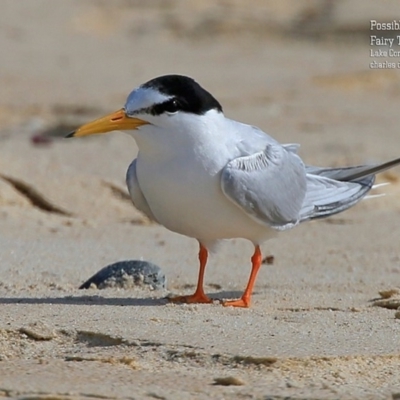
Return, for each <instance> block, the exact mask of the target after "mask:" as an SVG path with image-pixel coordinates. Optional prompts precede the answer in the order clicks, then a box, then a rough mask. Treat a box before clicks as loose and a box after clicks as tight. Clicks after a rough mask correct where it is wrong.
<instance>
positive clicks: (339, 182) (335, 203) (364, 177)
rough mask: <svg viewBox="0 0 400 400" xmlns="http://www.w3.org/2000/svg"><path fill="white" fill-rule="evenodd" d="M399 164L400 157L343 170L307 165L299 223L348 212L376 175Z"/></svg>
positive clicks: (372, 182)
mask: <svg viewBox="0 0 400 400" xmlns="http://www.w3.org/2000/svg"><path fill="white" fill-rule="evenodd" d="M399 164H400V158H397V159H395V160H392V161H389V162H386V163H383V164H379V165H373V166H371V165H361V166H357V167H346V168H320V167H313V166H306V171H307V193H306V197H305V200H304V203H303V207H302V209H301V211H300V221H306V220H310V219H317V218H325V217H328V216H330V215H334V214H337V213H340V212H342V211H344V210H347V209H348V208H350V207H352V206H353V205H355V204H356V203H358V202H359V201H360V200H361V199H362V198H363V197H364V196H365V195H366V194H367V193H368V192H369V191H370V190H371V189H372V188H373V186H374V182H375V174H377V173H379V172H383V171H385V170H387V169H389V168H393V167H395V166H396V165H399ZM376 186H380V185H376Z"/></svg>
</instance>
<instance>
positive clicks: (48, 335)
mask: <svg viewBox="0 0 400 400" xmlns="http://www.w3.org/2000/svg"><path fill="white" fill-rule="evenodd" d="M19 331H20V332H21V333H24V334H25V335H26V336H28V337H29V338H31V339H34V340H51V339H54V338H55V334H54V332H53V330H52V329H50V328H49V327H48V326H47V325H45V324H44V323H43V322H33V323H32V324H29V325H27V326H23V327H22V328H20V329H19Z"/></svg>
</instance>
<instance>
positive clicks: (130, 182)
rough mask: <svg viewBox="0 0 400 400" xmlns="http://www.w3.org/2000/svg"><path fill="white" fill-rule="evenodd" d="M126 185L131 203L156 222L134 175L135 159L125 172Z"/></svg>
mask: <svg viewBox="0 0 400 400" xmlns="http://www.w3.org/2000/svg"><path fill="white" fill-rule="evenodd" d="M126 185H127V186H128V190H129V194H130V196H131V199H132V203H133V205H134V206H135V207H136V208H137V209H138V210H139V211H141V212H142V213H143V214H144V215H146V217H147V218H149V219H150V220H151V221H155V222H157V220H156V218H155V217H154V215H153V212H152V211H151V209H150V207H149V205H148V203H147V200H146V198H145V197H144V195H143V192H142V189H141V188H140V185H139V181H138V179H137V175H136V159H135V160H133V161H132V163H131V165H130V166H129V168H128V171H127V172H126Z"/></svg>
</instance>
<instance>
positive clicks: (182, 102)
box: [141, 75, 222, 115]
mask: <svg viewBox="0 0 400 400" xmlns="http://www.w3.org/2000/svg"><path fill="white" fill-rule="evenodd" d="M141 87H142V88H151V89H155V90H158V91H159V92H160V93H162V94H165V95H167V96H171V99H170V100H168V101H166V102H164V103H161V104H157V105H155V106H153V107H152V108H151V110H149V111H150V112H151V113H152V114H153V115H160V114H162V113H163V112H165V111H167V112H174V111H183V112H187V113H192V114H197V115H204V114H205V113H206V112H207V111H210V110H216V111H218V112H222V106H221V104H220V103H219V102H218V100H217V99H216V98H215V97H214V96H213V95H212V94H211V93H209V92H207V90H205V89H203V88H202V87H201V86H200V85H199V84H198V83H197V82H196V81H195V80H194V79H192V78H189V77H188V76H184V75H164V76H159V77H158V78H154V79H152V80H150V81H148V82H146V83H144V84H143V85H141Z"/></svg>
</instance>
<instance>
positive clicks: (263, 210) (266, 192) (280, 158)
mask: <svg viewBox="0 0 400 400" xmlns="http://www.w3.org/2000/svg"><path fill="white" fill-rule="evenodd" d="M295 149H296V148H295V146H293V147H292V146H288V148H285V147H283V146H281V145H279V144H268V145H267V146H266V147H265V149H264V150H263V151H260V152H257V153H255V154H252V155H249V156H244V157H239V158H236V159H234V160H232V161H230V162H229V163H228V164H227V165H226V166H225V168H224V169H223V171H222V176H221V186H222V191H223V192H224V194H225V195H226V196H227V197H228V198H229V199H230V200H231V201H232V202H233V203H235V204H236V205H237V206H238V207H240V208H241V209H242V210H243V211H244V212H245V213H246V214H248V215H249V217H251V218H252V219H254V220H255V221H257V222H259V223H261V224H264V225H267V226H269V227H272V228H274V229H278V230H284V229H288V228H291V227H293V226H294V225H296V224H297V223H298V222H299V212H300V210H301V208H302V204H303V201H304V198H305V194H306V189H307V181H306V173H305V167H304V164H303V162H302V161H301V159H300V157H299V156H297V155H296V154H295Z"/></svg>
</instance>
